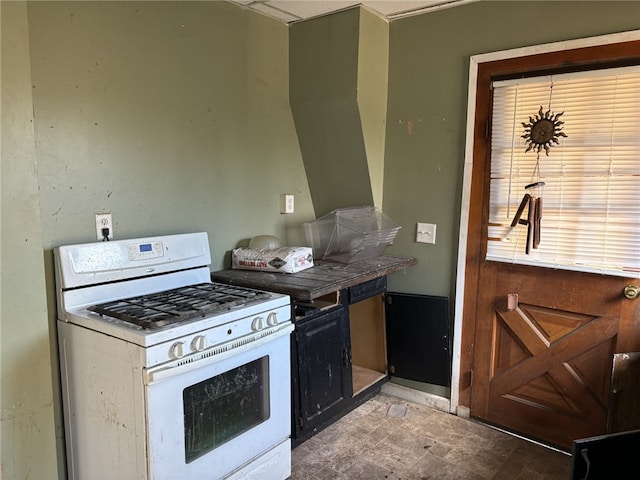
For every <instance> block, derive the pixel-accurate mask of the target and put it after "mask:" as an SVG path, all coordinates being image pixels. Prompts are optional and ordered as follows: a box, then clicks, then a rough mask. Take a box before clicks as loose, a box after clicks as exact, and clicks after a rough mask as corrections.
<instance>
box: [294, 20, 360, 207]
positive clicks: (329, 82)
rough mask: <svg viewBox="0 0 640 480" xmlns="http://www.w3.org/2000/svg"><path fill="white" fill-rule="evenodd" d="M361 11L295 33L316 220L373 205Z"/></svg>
mask: <svg viewBox="0 0 640 480" xmlns="http://www.w3.org/2000/svg"><path fill="white" fill-rule="evenodd" d="M359 39H360V9H359V8H352V9H349V10H346V11H343V12H340V13H338V14H333V15H328V16H325V17H320V18H316V19H312V20H307V21H304V22H300V23H297V24H294V25H292V26H291V28H290V33H289V45H290V79H291V80H290V94H289V97H290V101H291V109H292V111H293V115H294V118H295V123H296V131H297V134H298V140H299V142H300V150H301V152H302V156H303V158H304V164H305V168H306V172H307V178H308V181H309V188H310V190H311V198H312V199H313V206H314V209H315V214H316V216H318V217H319V216H322V215H324V214H326V213H328V212H330V211H331V210H333V209H335V208H340V207H353V206H358V205H372V204H373V193H372V190H371V182H370V179H369V170H368V165H367V156H366V150H365V144H364V138H363V133H362V124H361V121H360V111H359V110H358V99H357V86H358V83H357V82H358V48H359Z"/></svg>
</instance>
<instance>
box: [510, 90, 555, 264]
mask: <svg viewBox="0 0 640 480" xmlns="http://www.w3.org/2000/svg"><path fill="white" fill-rule="evenodd" d="M551 89H553V84H552V85H551ZM563 114H564V112H560V113H558V114H555V115H554V113H553V112H552V111H551V92H550V93H549V109H548V110H547V111H546V112H543V108H542V105H541V106H540V110H539V111H538V113H537V114H536V115H534V116H533V117H529V123H525V122H522V126H523V127H524V133H523V134H522V138H524V139H525V143H526V144H527V149H526V150H525V153H527V152H529V151H534V152H536V154H537V155H538V156H537V159H536V166H535V169H534V172H533V178H537V180H538V181H536V182H533V183H530V184H529V185H526V186H525V187H524V189H525V192H526V193H525V194H524V197H522V201H521V202H520V205H519V206H518V210H517V211H516V214H515V216H514V217H513V221H512V222H511V228H513V227H515V226H517V225H526V226H527V243H526V246H525V253H526V254H527V255H528V254H529V252H530V251H531V248H538V245H539V244H540V224H541V220H542V195H541V191H542V187H543V186H544V185H545V183H544V182H542V181H540V151H542V150H544V151H545V154H546V156H549V149H550V148H551V147H552V146H554V145H557V144H559V143H560V141H559V140H558V138H559V137H566V136H567V134H566V133H564V132H563V131H562V129H563V127H562V125H564V122H562V121H560V117H561V116H562V115H563ZM525 209H527V217H526V219H524V218H522V216H523V213H524V210H525Z"/></svg>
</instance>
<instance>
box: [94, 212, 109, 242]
mask: <svg viewBox="0 0 640 480" xmlns="http://www.w3.org/2000/svg"><path fill="white" fill-rule="evenodd" d="M104 229H108V235H107V236H106V238H105V234H104V233H103V232H104V231H105V230H104ZM96 237H97V239H98V240H113V222H112V221H111V214H110V213H96Z"/></svg>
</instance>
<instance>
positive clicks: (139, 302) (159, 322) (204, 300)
mask: <svg viewBox="0 0 640 480" xmlns="http://www.w3.org/2000/svg"><path fill="white" fill-rule="evenodd" d="M270 297H271V295H270V294H269V293H267V292H262V291H259V290H252V289H249V288H243V287H233V286H229V285H224V284H219V283H200V284H196V285H188V286H185V287H179V288H174V289H172V290H165V291H162V292H157V293H151V294H148V295H141V296H139V297H133V298H126V299H122V300H114V301H111V302H105V303H101V304H98V305H94V306H92V307H89V308H88V310H90V311H92V312H95V313H99V314H100V315H103V316H108V317H113V318H117V319H119V320H123V321H125V322H129V323H133V324H136V325H138V326H140V327H142V328H147V329H153V328H160V327H164V326H166V325H171V324H174V323H180V322H184V321H187V320H191V319H194V318H204V317H206V316H207V315H211V314H214V313H218V312H220V311H224V310H230V309H232V308H234V307H237V306H240V305H247V304H249V303H253V302H257V301H260V300H265V299H268V298H270Z"/></svg>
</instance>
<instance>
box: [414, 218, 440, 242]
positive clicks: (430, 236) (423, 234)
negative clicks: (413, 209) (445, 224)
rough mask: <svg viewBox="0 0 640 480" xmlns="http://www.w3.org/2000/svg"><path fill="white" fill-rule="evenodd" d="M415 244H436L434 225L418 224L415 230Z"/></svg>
mask: <svg viewBox="0 0 640 480" xmlns="http://www.w3.org/2000/svg"><path fill="white" fill-rule="evenodd" d="M416 242H418V243H434V244H435V243H436V224H435V223H418V226H417V228H416Z"/></svg>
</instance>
